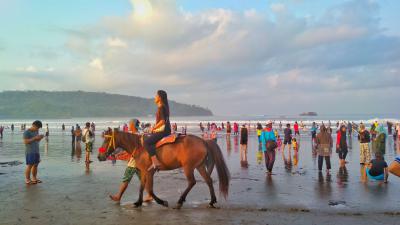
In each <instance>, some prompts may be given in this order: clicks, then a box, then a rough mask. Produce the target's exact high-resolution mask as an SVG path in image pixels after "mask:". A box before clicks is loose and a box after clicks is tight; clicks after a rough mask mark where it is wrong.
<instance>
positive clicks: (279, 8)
mask: <svg viewBox="0 0 400 225" xmlns="http://www.w3.org/2000/svg"><path fill="white" fill-rule="evenodd" d="M270 8H271V10H272V11H273V12H275V13H281V12H284V11H286V6H285V4H282V3H273V4H271V5H270Z"/></svg>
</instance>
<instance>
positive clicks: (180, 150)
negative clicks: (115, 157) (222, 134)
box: [98, 131, 230, 209]
mask: <svg viewBox="0 0 400 225" xmlns="http://www.w3.org/2000/svg"><path fill="white" fill-rule="evenodd" d="M142 140H143V136H142V135H137V134H130V133H125V132H119V131H113V132H112V133H111V134H106V135H105V138H104V143H103V148H105V149H106V152H104V153H100V152H99V155H98V159H99V160H100V161H105V160H106V159H107V157H108V156H109V155H111V154H112V153H113V152H114V151H115V149H116V148H118V147H120V148H122V149H124V150H125V151H127V152H128V153H130V154H133V157H134V158H135V160H136V166H137V168H138V169H139V170H140V173H141V184H140V191H139V199H138V201H137V202H135V203H134V204H135V206H136V207H140V206H141V205H142V203H143V191H144V189H145V188H146V190H147V192H148V193H149V194H150V195H151V196H152V197H153V198H154V200H155V201H156V202H157V203H158V204H161V205H163V206H166V207H168V202H167V201H164V200H162V199H160V198H158V197H157V196H156V195H155V194H154V192H153V177H154V173H155V171H154V170H151V171H148V168H149V167H150V166H151V165H152V162H151V159H150V156H149V154H148V153H147V151H146V150H145V149H144V148H143V145H142ZM157 157H158V159H159V160H160V162H161V167H160V170H174V169H178V168H183V171H184V173H185V176H186V179H187V181H188V186H187V188H186V190H185V191H184V192H183V193H182V195H181V197H180V198H179V200H178V203H177V206H176V207H175V208H176V209H180V208H181V207H182V204H183V202H185V200H186V196H187V194H188V193H189V192H190V190H191V189H192V188H193V186H194V185H195V184H196V180H195V177H194V170H195V169H197V171H198V172H199V173H200V175H201V176H202V177H203V179H204V180H205V182H206V183H207V185H208V188H209V190H210V195H211V201H210V203H209V206H210V207H214V204H215V203H216V202H217V198H216V196H215V192H214V186H213V181H212V179H211V173H212V171H213V168H214V166H216V168H217V172H218V179H219V189H220V192H221V193H222V195H223V196H224V197H225V198H226V197H227V196H228V190H229V181H230V173H229V170H228V167H227V166H226V164H225V160H224V157H223V155H222V152H221V149H220V148H219V146H218V144H217V143H216V142H214V141H211V140H210V141H205V140H203V139H202V138H200V137H197V136H194V135H186V136H180V137H178V138H177V139H176V141H175V142H174V143H171V144H166V145H163V146H161V147H159V148H158V149H157Z"/></svg>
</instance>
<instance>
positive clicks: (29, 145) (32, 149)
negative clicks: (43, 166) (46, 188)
mask: <svg viewBox="0 0 400 225" xmlns="http://www.w3.org/2000/svg"><path fill="white" fill-rule="evenodd" d="M40 128H42V122H40V121H39V120H36V121H35V122H33V123H32V126H31V128H29V129H28V130H26V131H25V132H24V134H23V139H24V144H25V147H26V149H25V157H26V169H25V183H26V184H37V183H42V181H41V180H39V179H38V178H37V172H38V166H39V163H40V153H39V142H40V141H41V140H42V139H43V137H44V136H43V135H39V129H40ZM31 174H32V180H31Z"/></svg>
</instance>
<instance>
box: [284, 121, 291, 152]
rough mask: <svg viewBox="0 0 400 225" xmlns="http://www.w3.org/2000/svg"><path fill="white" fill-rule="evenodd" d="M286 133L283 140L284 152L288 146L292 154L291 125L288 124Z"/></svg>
mask: <svg viewBox="0 0 400 225" xmlns="http://www.w3.org/2000/svg"><path fill="white" fill-rule="evenodd" d="M283 132H284V138H283V150H282V151H285V148H286V146H288V151H289V153H290V151H291V148H292V129H290V124H289V123H288V124H286V128H285V130H284V131H283Z"/></svg>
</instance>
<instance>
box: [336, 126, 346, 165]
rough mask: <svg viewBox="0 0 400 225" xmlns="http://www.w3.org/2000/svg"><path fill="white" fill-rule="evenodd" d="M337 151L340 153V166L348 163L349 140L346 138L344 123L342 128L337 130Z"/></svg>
mask: <svg viewBox="0 0 400 225" xmlns="http://www.w3.org/2000/svg"><path fill="white" fill-rule="evenodd" d="M336 152H337V153H338V155H339V162H340V166H344V165H345V164H346V156H347V152H348V149H347V140H346V126H345V125H342V126H341V127H340V130H338V132H337V138H336Z"/></svg>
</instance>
